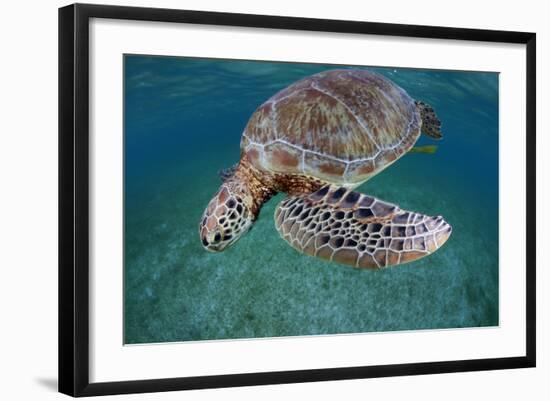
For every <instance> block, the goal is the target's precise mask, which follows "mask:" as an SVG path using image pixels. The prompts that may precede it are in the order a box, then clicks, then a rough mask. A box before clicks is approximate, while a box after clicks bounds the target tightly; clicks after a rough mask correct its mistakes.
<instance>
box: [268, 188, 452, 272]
mask: <svg viewBox="0 0 550 401" xmlns="http://www.w3.org/2000/svg"><path fill="white" fill-rule="evenodd" d="M275 225H276V227H277V230H278V231H279V234H280V235H281V237H282V238H283V239H284V240H285V241H287V242H288V243H289V244H290V245H291V246H292V247H293V248H295V249H297V250H298V251H300V252H303V253H305V254H307V255H311V256H317V257H320V258H323V259H327V260H331V261H335V262H338V263H343V264H347V265H352V266H354V267H361V268H381V267H387V266H391V265H399V264H403V263H407V262H411V261H413V260H416V259H419V258H422V257H424V256H427V255H429V254H431V253H432V252H434V251H436V250H437V249H438V248H440V247H441V246H442V245H443V244H444V243H445V241H447V239H448V238H449V236H450V234H451V226H450V225H449V224H448V223H447V222H446V221H445V220H443V218H442V217H440V216H439V217H429V216H425V215H422V214H420V213H415V212H408V211H405V210H401V209H400V208H399V207H397V206H395V205H392V204H390V203H386V202H383V201H381V200H378V199H375V198H373V197H370V196H367V195H362V194H360V193H359V192H355V191H351V190H347V189H346V188H343V187H342V188H337V187H329V186H325V187H323V188H321V189H319V190H318V191H317V192H314V193H312V194H310V195H304V196H294V197H292V196H291V197H287V198H285V199H284V200H283V201H281V202H280V203H279V205H278V206H277V209H276V211H275Z"/></svg>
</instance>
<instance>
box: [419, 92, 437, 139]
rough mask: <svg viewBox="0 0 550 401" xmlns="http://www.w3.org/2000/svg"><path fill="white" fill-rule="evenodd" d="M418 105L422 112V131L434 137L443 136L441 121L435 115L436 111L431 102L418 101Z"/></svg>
mask: <svg viewBox="0 0 550 401" xmlns="http://www.w3.org/2000/svg"><path fill="white" fill-rule="evenodd" d="M415 103H416V107H417V108H418V111H419V112H420V118H421V119H422V128H421V129H422V132H423V133H425V134H426V135H428V136H429V137H432V138H434V139H441V138H443V134H442V133H441V121H439V118H437V116H436V115H435V111H434V109H433V108H432V106H430V105H429V104H426V103H424V102H420V101H416V102H415Z"/></svg>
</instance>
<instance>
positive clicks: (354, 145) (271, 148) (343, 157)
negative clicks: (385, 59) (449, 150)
mask: <svg viewBox="0 0 550 401" xmlns="http://www.w3.org/2000/svg"><path fill="white" fill-rule="evenodd" d="M420 124H421V120H420V115H419V112H418V110H417V108H416V106H415V103H414V100H413V99H412V98H411V97H410V96H409V95H408V94H407V93H406V92H405V91H404V90H403V89H401V88H400V87H398V86H397V85H396V84H394V83H393V82H391V81H390V80H388V79H386V78H384V77H382V76H381V75H379V74H376V73H373V72H370V71H366V70H331V71H325V72H322V73H319V74H316V75H313V76H310V77H307V78H304V79H302V80H300V81H298V82H296V83H294V84H292V85H290V86H289V87H287V88H285V89H284V90H282V91H280V92H279V93H277V94H275V95H274V96H273V97H271V98H270V99H269V100H268V101H266V102H265V103H264V104H262V105H261V106H260V107H259V108H258V109H257V110H256V111H255V112H254V114H253V115H252V117H251V118H250V120H249V122H248V124H247V126H246V128H245V131H244V133H243V138H242V141H241V151H242V154H243V155H246V156H247V157H248V159H249V160H250V161H251V162H252V164H253V165H254V166H255V167H257V168H259V169H262V170H265V171H270V172H280V173H290V174H307V175H309V176H313V177H316V178H319V179H322V180H325V181H328V182H332V183H335V184H342V185H345V184H354V183H359V182H362V181H364V180H366V179H368V178H370V177H371V176H372V175H374V174H376V173H378V172H379V171H381V170H382V169H383V168H385V167H386V166H388V165H389V164H390V163H391V162H393V161H394V160H396V159H397V158H399V157H401V156H402V155H403V154H404V153H406V152H407V151H408V150H409V149H410V148H411V147H412V146H413V145H414V143H415V142H416V140H417V139H418V136H419V135H420Z"/></svg>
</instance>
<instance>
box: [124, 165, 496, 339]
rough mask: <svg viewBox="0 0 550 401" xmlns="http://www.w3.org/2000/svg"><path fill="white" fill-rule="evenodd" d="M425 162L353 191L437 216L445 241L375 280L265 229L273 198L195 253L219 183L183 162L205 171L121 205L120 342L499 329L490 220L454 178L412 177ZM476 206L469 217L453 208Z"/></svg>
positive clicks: (207, 170) (371, 273)
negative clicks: (242, 231)
mask: <svg viewBox="0 0 550 401" xmlns="http://www.w3.org/2000/svg"><path fill="white" fill-rule="evenodd" d="M426 157H430V156H429V155H416V154H415V155H407V156H405V157H404V158H403V159H401V160H400V161H398V163H396V164H395V165H394V166H392V168H391V169H388V170H386V171H384V172H383V173H381V174H380V175H379V176H377V177H375V178H373V179H372V180H371V181H369V182H367V183H366V184H364V185H362V186H361V187H359V190H360V191H362V192H365V193H369V194H371V195H374V196H376V197H378V198H380V199H383V200H387V201H391V202H394V203H396V204H398V205H399V206H401V207H402V208H406V209H408V210H415V211H419V212H423V213H426V214H431V215H438V214H444V217H445V219H446V220H447V221H448V222H449V223H450V224H452V226H453V233H452V235H451V237H450V239H449V240H448V241H447V243H446V244H445V245H444V246H443V247H442V248H441V249H440V250H438V251H437V252H436V253H434V254H432V255H430V256H428V257H426V258H423V259H421V260H419V261H416V262H412V263H409V264H405V265H402V266H397V267H392V268H388V269H384V270H380V271H375V270H359V269H354V268H352V267H349V266H345V265H339V264H336V263H331V262H325V261H323V260H319V259H316V258H312V257H309V256H306V255H303V254H300V253H298V252H297V251H296V250H294V249H292V248H291V247H290V246H288V244H287V243H286V242H285V241H283V240H282V239H281V238H280V237H279V235H278V233H277V231H276V229H275V226H274V223H273V213H274V210H275V207H276V205H277V203H278V202H279V201H280V200H281V199H282V198H283V196H284V195H283V194H281V195H277V196H276V197H275V198H273V199H272V200H271V201H269V202H268V203H267V204H266V205H265V206H264V207H263V209H262V211H261V214H260V217H259V219H258V221H257V222H256V223H255V224H254V226H253V228H252V230H251V231H250V232H249V233H248V234H247V235H245V236H244V237H243V238H242V239H240V240H239V241H238V242H237V243H236V244H235V245H234V246H232V247H230V248H229V249H227V250H226V251H224V252H223V253H210V252H206V251H205V250H204V249H203V248H202V245H201V243H200V240H199V237H198V228H197V227H198V222H199V220H200V217H201V213H202V210H203V207H204V205H206V204H207V202H208V200H209V199H210V197H211V196H212V194H213V188H216V187H217V186H218V185H219V183H220V181H219V179H218V177H217V175H216V170H215V169H213V168H212V167H211V166H210V167H209V166H208V165H207V164H206V165H204V166H200V164H199V166H197V163H194V165H195V168H199V169H202V168H204V170H203V171H204V172H203V174H201V175H200V176H197V175H195V176H194V175H193V174H187V176H186V178H185V180H182V181H180V182H179V183H178V182H177V181H176V180H173V179H172V178H171V177H170V176H165V177H166V180H165V181H159V182H157V183H156V190H155V191H154V193H155V196H154V197H152V198H150V199H140V200H139V201H137V195H136V196H135V197H134V198H133V200H132V202H131V204H132V206H130V205H129V206H128V207H129V210H128V211H127V219H126V226H125V227H126V233H125V235H126V252H125V265H126V271H125V286H126V288H125V291H126V300H125V301H126V302H125V343H128V344H131V343H145V342H147V343H153V342H167V341H187V340H207V339H229V338H233V339H234V338H252V337H277V336H297V335H313V334H334V333H358V332H373V331H391V330H416V329H436V328H458V327H479V326H494V325H498V243H497V242H495V239H498V235H497V234H498V227H495V228H491V229H490V230H489V231H487V229H486V228H487V227H492V225H494V221H495V214H496V213H498V211H497V210H495V209H494V207H493V208H491V205H489V204H487V205H483V204H480V203H479V199H476V197H477V196H478V195H479V194H478V195H476V194H470V196H471V197H472V199H468V194H467V193H465V191H464V188H461V185H460V182H457V181H456V180H453V177H447V178H444V179H441V178H438V172H437V171H432V172H430V171H427V172H426V176H425V177H423V178H421V179H419V177H417V176H413V173H412V172H411V171H414V169H412V168H411V166H412V165H414V164H415V163H422V158H426ZM182 170H183V169H182ZM181 172H183V171H181ZM173 174H174V175H177V174H178V172H177V171H175V172H173ZM205 177H210V179H209V180H206V181H205ZM190 188H192V193H193V197H191V198H190V193H189V190H190ZM182 199H185V202H182V201H181V200H182ZM456 199H462V200H463V201H462V202H461V203H457V202H456ZM476 201H477V202H478V206H479V207H478V208H471V207H470V209H469V210H464V209H463V208H464V207H465V206H466V205H473V204H476ZM134 208H135V210H139V211H140V213H133V211H134ZM190 211H192V212H190ZM443 212H444V213H443ZM495 230H496V233H495V232H494V231H495Z"/></svg>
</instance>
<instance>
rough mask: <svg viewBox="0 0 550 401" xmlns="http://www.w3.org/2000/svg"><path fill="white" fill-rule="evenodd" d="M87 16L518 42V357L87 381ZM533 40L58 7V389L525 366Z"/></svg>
mask: <svg viewBox="0 0 550 401" xmlns="http://www.w3.org/2000/svg"><path fill="white" fill-rule="evenodd" d="M91 18H107V19H118V20H141V21H160V22H176V23H191V24H206V25H218V26H239V27H251V28H275V29H285V30H303V31H323V32H337V33H354V34H369V35H385V36H401V37H415V38H438V39H450V40H468V41H485V42H500V43H516V44H523V45H525V46H526V55H527V56H526V68H527V70H526V71H527V74H526V76H527V82H526V87H527V91H526V104H527V110H526V117H527V118H526V119H527V126H526V133H527V135H526V138H525V140H526V145H527V158H526V160H527V166H526V168H527V177H526V178H527V181H526V185H527V193H526V201H527V210H526V217H527V218H526V222H525V224H526V233H527V238H526V240H527V243H526V255H527V258H526V308H527V309H526V317H527V319H526V327H525V332H526V353H525V355H523V356H518V357H507V358H494V359H474V360H454V361H434V362H427V363H407V364H395V365H380V366H353V367H345V368H330V369H313V370H295V371H277V372H262V373H243V374H229V375H219V376H200V377H197V376H195V377H180V378H166V379H154V380H133V381H122V382H102V383H90V380H89V335H88V329H89V324H90V323H89V312H88V311H89V290H88V284H89V270H88V269H89V266H88V257H89V249H88V246H89V237H88V235H89V234H88V228H89V221H88V219H89V209H88V207H89V194H90V189H89V178H88V173H89V142H88V139H89V137H88V135H89V132H88V127H89V117H88V110H89V104H88V95H89V74H88V73H89V71H88V61H89V36H88V35H89V31H88V29H89V22H90V19H91ZM535 65H536V35H535V33H527V32H509V31H494V30H479V29H462V28H447V27H433V26H417V25H401V24H386V23H372V22H359V21H337V20H326V19H310V18H295V17H278V16H277V17H276V16H266V15H246V14H233V13H219V12H203V11H185V10H171V9H155V8H138V7H121V6H106V5H88V4H74V5H69V6H66V7H63V8H60V9H59V391H60V392H62V393H65V394H68V395H71V396H95V395H106V394H124V393H140V392H157V391H172V390H188V389H203V388H218V387H234V386H252V385H264V384H278V383H293V382H315V381H323V380H343V379H360V378H372V377H383V376H399V375H420V374H433V373H448V372H464V371H480V370H493V369H512V368H526V367H534V366H535V361H536V358H535V349H536V338H535V324H536V322H535V279H536V278H535V274H536V273H535V266H536V260H535V254H536V252H535V230H536V228H535V226H536V216H535V164H536V161H535V143H536V140H535V120H536V114H535V113H536V103H535V102H536V67H535Z"/></svg>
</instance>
